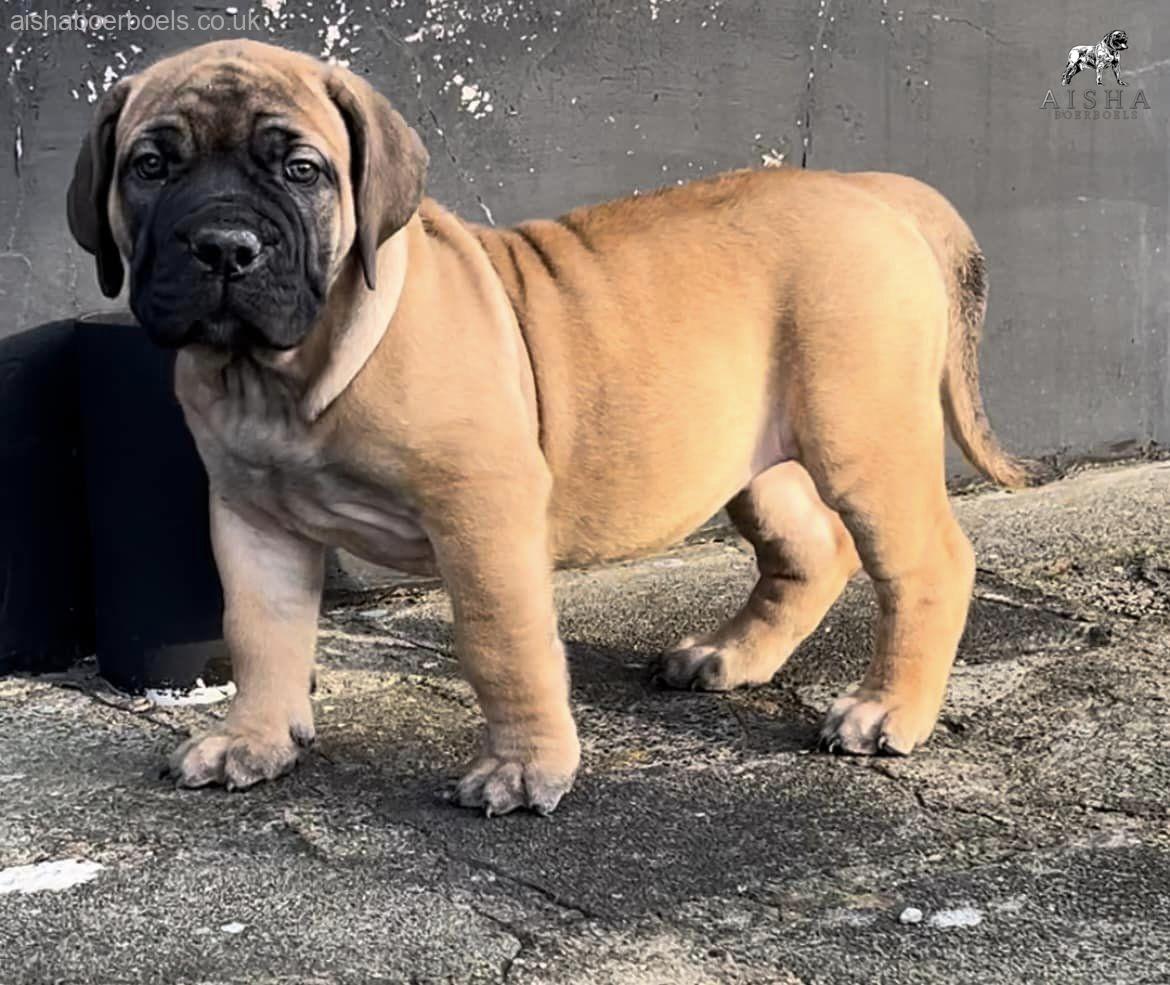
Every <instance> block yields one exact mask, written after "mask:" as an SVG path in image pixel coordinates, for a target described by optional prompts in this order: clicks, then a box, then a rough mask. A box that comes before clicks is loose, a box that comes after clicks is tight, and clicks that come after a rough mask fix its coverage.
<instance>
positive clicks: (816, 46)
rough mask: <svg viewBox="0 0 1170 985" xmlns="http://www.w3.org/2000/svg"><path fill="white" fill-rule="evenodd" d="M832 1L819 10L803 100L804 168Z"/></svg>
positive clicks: (801, 153) (801, 152) (810, 144)
mask: <svg viewBox="0 0 1170 985" xmlns="http://www.w3.org/2000/svg"><path fill="white" fill-rule="evenodd" d="M831 3H832V0H821V3H820V7H819V8H818V10H817V19H818V20H819V21H820V22H821V23H820V26H819V27H818V28H817V36H816V40H815V41H814V42H813V46H812V52H811V57H810V58H809V66H808V78H807V79H806V80H805V86H804V98H803V99H802V100H801V108H802V113H801V118H800V143H801V147H800V166H801V167H802V168H807V167H808V159H809V156H810V154H811V153H812V138H813V133H812V111H813V104H814V98H813V83H814V81H815V79H816V72H817V53H818V52H819V51H820V49H821V46H822V44H823V43H824V37H825V32H826V31H827V30H828V27H829V7H830V6H831Z"/></svg>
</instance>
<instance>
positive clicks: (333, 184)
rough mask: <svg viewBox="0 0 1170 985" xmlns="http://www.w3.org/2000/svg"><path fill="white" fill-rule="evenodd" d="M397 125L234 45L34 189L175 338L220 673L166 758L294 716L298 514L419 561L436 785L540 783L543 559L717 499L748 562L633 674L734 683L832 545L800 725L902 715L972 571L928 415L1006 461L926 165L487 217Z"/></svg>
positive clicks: (506, 790)
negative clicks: (697, 627) (475, 718)
mask: <svg viewBox="0 0 1170 985" xmlns="http://www.w3.org/2000/svg"><path fill="white" fill-rule="evenodd" d="M426 168H427V154H426V151H425V150H424V149H423V146H422V144H421V142H420V141H419V138H418V136H417V135H416V134H415V132H414V131H413V130H412V129H411V128H410V127H409V126H407V125H406V123H405V122H404V121H403V119H402V117H401V116H399V114H398V113H397V112H395V110H394V109H393V107H392V106H391V104H390V103H389V102H388V101H387V100H386V99H385V98H383V97H382V96H381V95H379V94H378V93H377V92H375V91H374V90H373V89H372V88H370V86H369V85H367V84H366V83H365V82H364V81H362V80H361V79H360V78H358V77H357V76H355V75H353V74H351V73H350V72H348V71H346V70H344V69H342V68H338V67H332V66H329V65H325V64H321V63H319V62H318V61H316V60H314V59H312V58H309V57H307V56H304V55H300V54H295V53H293V52H289V51H285V50H282V49H280V48H275V47H269V46H267V45H264V44H258V43H254V42H251V41H228V42H216V43H213V44H208V45H204V46H202V47H198V48H195V49H193V50H190V51H187V52H185V53H183V54H179V55H176V56H174V57H171V58H167V59H165V60H163V61H160V62H158V63H157V64H155V65H154V66H153V67H151V68H148V69H146V70H145V71H143V72H142V73H141V74H139V75H137V76H134V77H132V78H127V79H124V80H123V81H121V82H119V83H118V84H117V85H115V86H114V87H113V88H112V89H111V90H110V91H109V92H108V93H107V95H106V96H105V98H104V99H103V100H102V102H101V104H100V107H99V109H98V112H97V119H96V121H95V123H94V127H93V131H92V134H91V135H90V137H89V139H88V140H86V141H85V143H84V145H83V147H82V149H81V153H80V156H79V157H78V160H77V167H76V174H75V177H74V180H73V184H72V187H71V189H70V192H69V221H70V226H71V228H72V230H73V233H74V235H75V236H76V238H77V240H78V242H79V243H80V244H81V245H82V246H83V247H84V248H85V249H86V250H88V251H90V252H91V253H93V254H94V255H95V256H96V258H97V270H98V277H99V279H100V282H101V286H102V288H103V290H104V291H105V293H106V294H108V295H110V296H114V295H116V294H117V293H118V290H119V288H120V286H121V284H122V280H123V267H124V266H129V269H130V301H131V306H132V308H133V310H134V312H135V314H136V315H137V317H138V319H139V320H140V321H141V322H142V324H143V325H144V326H145V327H146V330H147V331H148V332H149V333H150V336H151V337H152V338H153V339H155V340H156V341H157V342H158V343H160V344H162V345H165V346H175V347H178V348H179V350H180V351H179V353H178V357H177V363H176V369H175V385H176V391H177V393H178V397H179V400H180V401H181V403H182V406H183V409H184V412H185V414H186V419H187V422H188V424H189V426H190V428H191V431H192V432H193V434H194V436H195V440H196V442H197V444H198V448H199V453H200V455H201V456H202V458H203V461H204V463H205V465H206V467H207V473H208V476H209V478H210V485H211V527H212V537H213V543H214V550H215V557H216V562H217V564H218V567H219V572H220V576H221V579H222V582H223V589H224V596H225V605H226V611H225V615H224V633H225V636H226V639H227V641H228V644H229V646H230V649H231V652H232V655H233V658H234V665H235V679H236V683H237V685H238V689H239V690H238V695H237V697H236V698H235V701H234V704H233V705H232V707H231V709H230V711H229V713H228V714H227V716H226V718H225V720H224V721H223V723H222V724H220V725H218V726H217V727H215V728H213V729H212V730H211V731H210V732H208V733H207V734H205V735H200V736H197V737H195V738H192V739H191V740H190V741H188V742H185V743H184V744H183V745H182V746H180V747H179V749H178V750H177V752H176V753H175V754H174V756H173V758H172V760H171V769H172V770H173V773H174V774H175V776H176V777H177V778H178V781H179V782H180V783H181V784H183V785H185V786H191V787H200V786H204V785H206V784H217V783H218V784H225V785H227V786H228V787H231V788H237V789H238V788H243V787H248V786H251V785H252V784H254V783H256V782H258V781H260V780H267V779H272V778H274V777H277V776H279V775H281V774H282V773H285V772H286V771H287V770H289V769H290V768H291V767H292V766H293V764H294V763H295V761H296V759H297V756H298V753H299V751H300V750H301V749H302V748H303V747H305V746H307V745H308V744H309V743H310V742H311V741H312V739H313V735H314V732H313V712H312V706H311V704H310V698H309V692H310V682H311V679H312V675H313V669H312V668H313V649H314V643H315V634H316V626H317V615H318V606H319V603H320V599H321V583H322V558H323V554H324V551H325V545H338V546H340V547H344V548H346V549H348V550H349V551H352V552H353V553H355V554H357V555H360V556H362V557H364V558H368V559H369V560H371V561H374V562H377V563H379V564H384V565H389V566H392V567H395V568H399V569H404V570H406V571H415V572H431V571H437V572H438V573H439V574H440V575H441V576H442V578H443V581H444V583H445V585H446V587H447V590H448V591H449V593H450V596H451V600H452V603H453V609H454V618H455V646H456V649H457V651H458V657H459V660H460V663H461V666H462V669H463V672H464V673H465V674H466V676H467V678H468V680H469V681H470V683H471V685H472V687H473V688H474V689H475V692H476V694H477V696H478V698H479V702H480V705H481V707H482V709H483V713H484V716H485V718H486V720H487V728H486V736H485V739H484V744H483V748H482V752H481V754H480V756H479V758H478V759H477V760H476V762H475V763H474V765H472V767H471V769H470V771H469V772H468V773H467V775H466V776H464V777H463V779H462V780H461V782H460V783H459V785H458V788H457V792H456V797H457V800H458V802H459V803H461V804H464V805H467V806H474V807H481V808H484V809H486V811H487V812H488V813H491V814H502V813H505V812H507V811H511V810H513V809H515V808H518V807H528V808H531V809H533V810H536V811H539V812H542V813H543V812H548V811H551V810H553V808H554V807H556V805H557V803H558V801H559V800H560V799H561V797H562V795H563V794H564V793H565V792H566V791H567V790H568V789H569V788H570V786H571V784H572V782H573V777H574V774H575V773H576V771H577V766H578V761H579V751H580V747H579V744H578V741H577V734H576V730H575V727H574V724H573V715H572V712H571V711H570V708H569V677H568V674H567V672H566V664H565V654H564V649H563V647H562V644H561V641H560V639H559V638H558V635H557V620H556V615H555V612H554V610H553V598H552V581H551V579H552V571H553V568H554V566H555V565H556V564H583V563H587V562H596V561H604V560H607V559H611V558H619V557H628V556H630V555H633V554H638V553H644V552H649V551H655V550H657V549H659V548H661V547H663V546H664V545H667V544H670V543H672V542H674V541H677V540H678V539H679V538H681V537H683V536H684V535H685V534H687V533H688V532H689V531H691V530H693V529H694V528H695V527H696V526H698V525H699V524H701V523H702V522H703V521H704V520H706V519H707V518H708V517H709V516H711V515H712V514H713V513H715V512H716V511H717V510H719V509H720V507H722V506H724V505H726V506H727V509H728V512H729V514H730V516H731V518H732V520H733V521H734V522H735V524H736V526H737V527H738V528H739V530H740V531H741V532H742V533H743V535H744V536H745V537H746V538H747V539H748V540H749V541H750V542H751V544H752V545H753V546H754V548H755V552H756V557H757V559H758V563H759V581H758V583H757V584H756V586H755V589H754V590H753V591H752V593H751V595H750V597H749V598H748V599H747V601H746V602H745V603H744V606H743V608H742V609H741V610H740V611H739V612H738V613H737V614H736V615H734V616H733V617H732V618H731V619H730V620H729V621H728V622H727V623H726V624H725V625H723V626H721V627H720V628H718V629H716V630H715V631H714V632H712V633H707V634H705V635H703V636H698V637H692V638H688V639H685V640H683V641H681V642H680V643H679V644H678V646H677V647H676V648H675V649H673V650H672V651H671V652H669V653H667V654H666V655H665V656H664V657H662V658H661V662H660V664H659V667H658V673H659V675H660V677H661V679H662V681H664V682H665V683H666V684H668V685H671V686H674V687H680V688H689V687H698V688H703V689H708V690H713V691H719V690H725V689H728V688H734V687H739V686H741V685H747V684H759V683H761V682H764V681H767V680H769V678H771V677H772V675H773V674H775V673H776V671H777V670H778V669H779V668H780V667H781V666H782V665H783V664H784V662H785V660H787V659H788V657H789V655H790V654H791V653H792V651H793V650H794V649H795V648H796V647H797V645H798V644H799V643H800V641H801V640H802V639H804V637H805V636H807V635H808V634H809V633H810V632H812V630H813V629H814V628H815V627H816V626H817V624H818V623H819V622H820V621H821V618H822V617H823V616H824V614H825V612H826V610H827V609H828V608H829V606H830V605H832V603H833V600H834V599H835V598H836V597H837V596H838V594H839V593H840V592H841V590H842V588H843V587H844V585H845V583H846V581H847V580H848V579H849V577H850V576H851V575H852V574H853V573H854V572H855V571H856V570H857V569H858V567H859V566H861V567H864V569H865V571H866V572H867V573H868V574H869V576H870V577H871V578H872V579H873V582H874V585H875V587H876V589H877V594H878V599H879V602H880V610H879V614H878V631H877V642H876V652H875V654H874V657H873V662H872V663H871V664H870V666H869V670H868V671H867V672H866V674H865V678H864V680H863V681H862V683H861V685H860V686H859V687H858V688H857V689H856V690H855V691H853V692H852V693H850V694H848V695H846V696H844V697H842V698H840V699H839V700H838V701H837V702H836V703H835V704H834V705H833V707H832V708H831V709H830V710H829V713H828V717H827V718H826V720H825V723H824V728H823V740H824V743H825V745H826V746H827V747H828V748H829V749H831V750H838V751H843V752H848V753H859V754H870V753H882V752H886V753H908V752H910V750H911V749H913V748H914V747H915V746H916V745H917V744H918V743H920V742H922V741H924V740H925V739H926V738H927V736H928V735H930V733H931V730H932V728H933V726H934V723H935V719H936V718H937V716H938V713H939V707H940V705H941V703H942V700H943V692H944V689H945V686H946V681H947V676H948V673H949V669H950V666H951V662H952V660H953V659H954V656H955V648H956V645H957V643H958V641H959V635H960V633H961V632H962V631H963V624H964V620H965V618H966V614H967V605H968V599H969V596H970V594H971V587H972V578H973V575H974V571H975V562H974V559H973V555H972V551H971V547H970V545H969V544H968V542H967V538H966V537H964V536H963V532H962V531H961V530H960V529H959V527H958V525H957V524H956V522H955V519H954V517H953V516H952V514H951V510H950V507H949V504H948V501H947V491H946V486H945V484H944V466H943V444H944V436H945V433H946V431H947V429H948V427H949V430H950V433H951V434H952V435H953V436H954V438H955V439H956V440H957V442H958V444H959V445H960V447H961V448H962V449H963V451H964V452H965V453H966V455H967V457H968V458H970V460H971V461H972V462H973V463H974V464H975V465H976V466H977V467H978V468H979V469H980V470H982V472H983V473H984V474H986V475H987V476H989V477H990V478H992V479H994V480H995V481H997V482H1000V483H1004V484H1006V485H1018V484H1020V483H1021V482H1022V481H1023V480H1024V478H1025V470H1024V468H1023V467H1022V465H1021V463H1019V462H1017V461H1014V460H1012V459H1011V458H1009V457H1008V456H1007V455H1006V454H1005V453H1004V452H1003V451H1002V450H1001V449H1000V447H999V446H998V445H997V443H996V441H995V439H994V437H993V436H992V434H991V432H990V430H989V428H988V424H987V421H986V419H985V418H984V415H983V410H982V406H981V403H980V396H979V387H978V370H977V364H976V341H977V338H978V335H979V330H980V324H981V322H982V320H983V310H984V301H985V281H984V272H983V258H982V256H981V255H980V252H979V248H978V246H977V245H976V243H975V240H974V238H973V237H972V235H971V232H970V230H969V229H968V228H967V226H966V225H965V224H964V223H963V221H962V219H960V218H959V216H958V215H956V213H955V212H954V210H953V209H952V208H951V206H950V205H949V204H948V203H947V202H946V201H945V200H944V199H943V198H942V197H941V196H940V195H939V194H937V193H936V192H935V191H933V190H931V189H930V188H928V187H926V186H924V185H922V184H919V183H918V182H916V181H913V180H911V179H909V178H903V177H899V176H897V175H887V174H851V175H847V174H837V173H832V172H813V171H803V170H798V169H795V168H781V169H778V170H767V171H760V172H753V171H740V172H736V173H732V174H725V175H721V176H718V177H714V178H710V179H707V180H703V181H697V182H694V183H692V184H689V185H685V186H683V187H677V188H669V189H665V190H663V191H660V192H657V193H654V194H651V195H643V196H641V197H634V198H626V199H621V200H618V201H615V202H610V203H608V204H604V205H598V206H595V207H589V208H581V209H577V210H575V211H573V212H570V213H568V214H567V215H565V216H562V217H561V218H560V219H555V220H540V221H534V222H527V223H523V224H521V225H519V226H516V227H515V228H511V229H494V228H486V227H483V226H478V225H474V224H472V223H469V222H465V221H463V220H461V219H459V218H457V217H456V216H454V215H452V214H451V213H450V212H447V211H446V210H444V209H443V208H442V207H441V206H440V205H438V204H436V203H435V202H433V201H431V200H430V199H426V198H424V197H423V181H424V176H425V173H426Z"/></svg>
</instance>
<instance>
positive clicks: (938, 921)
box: [930, 906, 983, 930]
mask: <svg viewBox="0 0 1170 985" xmlns="http://www.w3.org/2000/svg"><path fill="white" fill-rule="evenodd" d="M981 923H983V911H982V910H977V909H975V907H973V906H957V907H955V908H954V909H951V910H939V911H938V912H937V913H934V914H932V915H931V918H930V925H931V926H932V927H938V928H940V929H942V930H950V929H951V928H953V927H978V926H979V924H981Z"/></svg>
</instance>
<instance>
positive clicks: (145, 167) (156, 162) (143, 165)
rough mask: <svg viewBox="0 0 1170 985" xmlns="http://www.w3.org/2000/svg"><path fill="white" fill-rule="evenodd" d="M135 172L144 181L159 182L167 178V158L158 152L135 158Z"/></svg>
mask: <svg viewBox="0 0 1170 985" xmlns="http://www.w3.org/2000/svg"><path fill="white" fill-rule="evenodd" d="M134 171H135V173H136V174H137V175H138V177H139V178H142V179H143V180H144V181H158V179H159V178H165V177H166V173H167V162H166V158H164V157H163V156H162V154H159V153H158V152H157V151H152V150H148V151H145V152H144V153H142V154H139V155H138V156H137V157H136V158H134Z"/></svg>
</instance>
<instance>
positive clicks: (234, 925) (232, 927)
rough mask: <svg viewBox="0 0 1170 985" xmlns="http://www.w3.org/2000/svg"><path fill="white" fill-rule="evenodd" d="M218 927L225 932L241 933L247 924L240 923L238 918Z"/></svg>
mask: <svg viewBox="0 0 1170 985" xmlns="http://www.w3.org/2000/svg"><path fill="white" fill-rule="evenodd" d="M219 929H220V930H222V931H223V932H224V933H225V934H242V933H243V932H244V931H245V930H247V929H248V925H247V924H246V923H240V922H239V921H238V920H233V921H232V922H231V923H225V924H224V925H223V926H222V927H220V928H219Z"/></svg>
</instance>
